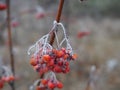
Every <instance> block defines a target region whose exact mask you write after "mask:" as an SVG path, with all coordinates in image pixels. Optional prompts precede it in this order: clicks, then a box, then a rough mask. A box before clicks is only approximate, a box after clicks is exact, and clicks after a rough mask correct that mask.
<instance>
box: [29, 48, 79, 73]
mask: <svg viewBox="0 0 120 90" xmlns="http://www.w3.org/2000/svg"><path fill="white" fill-rule="evenodd" d="M40 53H41V52H38V53H37V54H36V55H32V57H31V60H30V64H31V65H32V66H33V68H34V69H35V70H36V71H37V72H39V73H40V74H43V73H45V72H48V71H53V72H56V73H67V72H69V70H70V67H69V62H70V61H71V60H75V59H76V57H77V56H76V54H72V55H71V54H70V53H69V51H67V50H66V49H65V48H61V49H60V50H57V49H52V50H47V52H46V54H44V55H40Z"/></svg>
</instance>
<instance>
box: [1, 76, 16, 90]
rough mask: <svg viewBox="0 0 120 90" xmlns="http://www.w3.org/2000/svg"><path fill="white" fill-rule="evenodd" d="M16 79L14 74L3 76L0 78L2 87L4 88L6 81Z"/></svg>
mask: <svg viewBox="0 0 120 90" xmlns="http://www.w3.org/2000/svg"><path fill="white" fill-rule="evenodd" d="M14 80H15V77H14V76H13V75H11V76H6V77H5V76H2V77H1V78H0V89H2V88H3V86H4V83H10V82H12V81H14Z"/></svg>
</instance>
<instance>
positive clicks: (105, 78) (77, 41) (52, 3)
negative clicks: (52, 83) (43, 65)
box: [0, 0, 120, 90]
mask: <svg viewBox="0 0 120 90" xmlns="http://www.w3.org/2000/svg"><path fill="white" fill-rule="evenodd" d="M0 1H3V2H5V0H0ZM58 3H59V0H11V21H12V39H13V51H14V56H15V71H16V76H19V77H20V79H19V80H18V81H16V90H29V87H30V85H32V84H33V82H34V81H35V80H37V79H38V77H39V76H38V74H37V73H36V72H35V71H34V70H33V68H32V67H31V66H30V64H29V56H28V55H27V50H28V48H29V47H30V46H31V45H32V44H34V43H35V42H36V41H37V40H38V39H39V38H40V37H42V36H43V35H44V34H47V33H48V32H49V31H50V29H51V28H52V25H53V21H54V20H55V18H56V13H57V9H58ZM41 13H42V14H43V15H41ZM5 18H6V11H0V60H1V61H3V63H4V65H7V66H10V64H9V63H10V59H9V51H8V48H7V46H8V43H7V28H6V19H5ZM61 22H62V23H63V24H64V25H65V27H66V31H67V34H68V36H69V39H70V43H71V45H72V47H73V50H74V52H76V53H77V54H78V59H77V60H76V61H75V62H72V63H71V71H70V73H68V74H66V75H64V74H59V75H57V77H58V78H59V80H61V81H62V82H63V83H64V88H63V89H62V90H101V89H102V90H120V0H85V1H84V2H83V3H81V2H80V1H79V0H65V4H64V8H63V14H62V18H61ZM14 23H15V24H16V23H17V25H13V24H14ZM84 31H88V32H90V35H88V36H86V37H83V38H79V37H78V36H77V35H78V33H80V32H84ZM95 68H96V69H95ZM94 70H95V71H94ZM89 82H90V87H92V88H90V89H88V88H87V87H88V84H89ZM3 90H10V86H9V85H7V84H6V85H5V87H4V88H3ZM56 90H57V89H56Z"/></svg>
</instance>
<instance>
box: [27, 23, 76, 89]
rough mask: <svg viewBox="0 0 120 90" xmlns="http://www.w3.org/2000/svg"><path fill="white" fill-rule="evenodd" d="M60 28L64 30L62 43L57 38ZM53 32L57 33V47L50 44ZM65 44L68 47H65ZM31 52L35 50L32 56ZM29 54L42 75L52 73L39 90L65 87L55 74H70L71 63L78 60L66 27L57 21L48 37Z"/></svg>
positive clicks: (40, 85)
mask: <svg viewBox="0 0 120 90" xmlns="http://www.w3.org/2000/svg"><path fill="white" fill-rule="evenodd" d="M58 26H60V27H61V28H62V29H61V30H63V35H64V38H63V40H62V41H59V39H58V36H57V30H58V29H56V28H58ZM51 32H54V33H55V37H56V42H57V43H56V46H57V47H53V46H52V45H50V44H49V42H50V41H49V38H50V35H51ZM63 43H64V44H66V45H63ZM31 50H33V52H32V54H31ZM28 54H29V55H31V59H30V64H31V65H32V66H33V68H34V70H36V71H37V72H38V73H39V74H40V75H43V74H46V73H49V72H50V73H52V74H51V75H50V77H49V78H48V77H47V79H42V80H41V82H40V84H39V86H38V85H36V86H38V87H37V90H47V89H48V90H53V89H54V88H62V87H63V85H62V83H61V82H59V81H58V80H57V79H56V76H55V73H68V72H69V71H70V65H69V64H70V61H72V60H75V59H76V58H77V55H76V54H73V51H72V47H71V45H70V43H69V40H68V38H67V35H66V31H65V28H64V26H63V25H62V23H57V22H56V21H55V22H54V26H53V28H52V31H50V32H49V33H48V34H47V35H44V36H43V37H42V38H40V39H39V40H38V41H37V42H36V43H35V44H34V45H33V46H31V47H30V48H29V50H28ZM44 88H47V89H44ZM31 90H34V89H31Z"/></svg>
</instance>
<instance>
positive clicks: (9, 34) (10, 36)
mask: <svg viewBox="0 0 120 90" xmlns="http://www.w3.org/2000/svg"><path fill="white" fill-rule="evenodd" d="M6 4H7V7H8V8H7V27H8V43H9V53H10V61H11V62H10V63H11V70H12V73H13V75H14V76H15V68H14V54H13V48H12V35H11V23H10V22H11V19H10V17H11V13H10V0H6ZM11 88H12V90H15V86H14V81H13V83H12V84H11Z"/></svg>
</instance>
